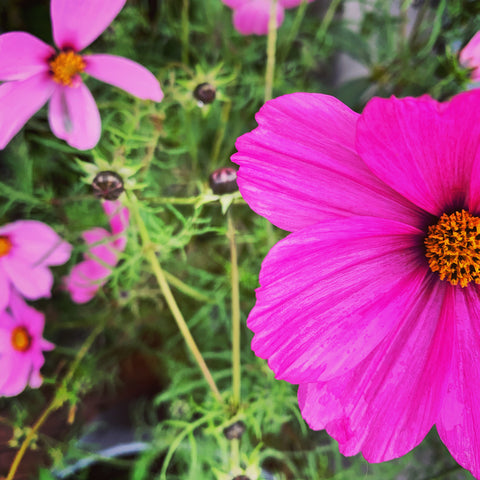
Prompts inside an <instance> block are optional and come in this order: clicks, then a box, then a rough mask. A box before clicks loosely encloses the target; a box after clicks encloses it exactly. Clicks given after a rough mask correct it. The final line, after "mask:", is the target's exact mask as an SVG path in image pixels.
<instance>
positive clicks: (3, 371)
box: [0, 289, 54, 397]
mask: <svg viewBox="0 0 480 480" xmlns="http://www.w3.org/2000/svg"><path fill="white" fill-rule="evenodd" d="M9 310H10V313H8V312H7V311H3V312H0V395H1V396H7V397H11V396H14V395H18V394H19V393H20V392H21V391H22V390H23V389H24V388H25V387H26V386H27V385H30V387H33V388H38V387H39V386H40V385H41V384H42V377H41V375H40V368H41V367H42V365H43V363H44V358H43V352H44V351H46V350H52V349H53V348H54V345H53V344H52V343H50V342H47V341H46V340H44V339H43V338H42V334H43V327H44V324H45V317H44V315H43V314H42V313H40V312H37V310H35V309H34V308H32V307H29V306H28V305H27V304H26V303H25V302H24V301H23V300H22V298H21V297H20V295H19V294H18V293H17V292H15V290H13V289H12V290H11V291H10V299H9Z"/></svg>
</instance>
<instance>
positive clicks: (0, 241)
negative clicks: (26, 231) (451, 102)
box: [0, 235, 12, 257]
mask: <svg viewBox="0 0 480 480" xmlns="http://www.w3.org/2000/svg"><path fill="white" fill-rule="evenodd" d="M11 249H12V242H11V241H10V239H9V238H8V237H5V236H3V235H0V257H4V256H5V255H8V252H9V251H10V250H11Z"/></svg>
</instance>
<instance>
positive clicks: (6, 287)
mask: <svg viewBox="0 0 480 480" xmlns="http://www.w3.org/2000/svg"><path fill="white" fill-rule="evenodd" d="M9 296H10V282H9V280H8V275H7V273H6V272H5V271H4V270H3V267H2V262H1V261H0V312H3V311H4V310H5V308H7V305H8V299H9Z"/></svg>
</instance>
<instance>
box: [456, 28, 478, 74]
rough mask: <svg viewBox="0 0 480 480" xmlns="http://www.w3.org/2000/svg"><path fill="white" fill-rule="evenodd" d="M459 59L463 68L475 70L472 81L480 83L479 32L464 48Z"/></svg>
mask: <svg viewBox="0 0 480 480" xmlns="http://www.w3.org/2000/svg"><path fill="white" fill-rule="evenodd" d="M459 58H460V63H461V64H462V65H463V66H465V67H469V68H473V71H472V74H471V78H472V80H473V81H474V82H478V81H480V32H477V33H476V34H475V35H474V36H473V37H472V39H471V40H470V41H469V42H468V43H467V44H466V45H465V46H464V47H463V49H462V50H461V51H460V56H459Z"/></svg>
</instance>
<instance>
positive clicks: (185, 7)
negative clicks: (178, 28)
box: [182, 0, 190, 65]
mask: <svg viewBox="0 0 480 480" xmlns="http://www.w3.org/2000/svg"><path fill="white" fill-rule="evenodd" d="M189 3H190V2H189V0H183V4H182V62H183V63H184V64H185V65H187V64H188V49H189V41H188V39H189V36H190V30H189V29H190V25H189V22H188V9H189Z"/></svg>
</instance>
